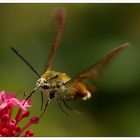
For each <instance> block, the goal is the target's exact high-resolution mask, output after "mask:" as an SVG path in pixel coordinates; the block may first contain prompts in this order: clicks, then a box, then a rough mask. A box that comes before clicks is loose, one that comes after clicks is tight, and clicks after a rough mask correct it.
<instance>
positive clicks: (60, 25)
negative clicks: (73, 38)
mask: <svg viewBox="0 0 140 140" xmlns="http://www.w3.org/2000/svg"><path fill="white" fill-rule="evenodd" d="M64 21H65V12H64V10H63V9H58V10H57V11H56V15H55V30H54V37H53V42H52V47H51V52H50V54H49V56H48V60H47V65H46V67H45V70H44V72H45V71H47V70H50V69H51V65H52V61H53V59H54V56H55V54H56V50H57V48H58V45H59V42H60V38H61V35H62V32H63V29H64Z"/></svg>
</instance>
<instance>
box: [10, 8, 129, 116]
mask: <svg viewBox="0 0 140 140" xmlns="http://www.w3.org/2000/svg"><path fill="white" fill-rule="evenodd" d="M64 23H65V12H64V10H62V9H61V10H60V9H59V10H58V11H57V12H56V14H55V33H54V38H53V41H52V46H51V51H50V53H49V56H48V59H47V65H46V67H45V70H44V72H43V74H42V75H40V74H39V73H38V72H37V71H36V70H35V69H34V68H33V67H32V66H31V65H30V63H28V61H27V60H26V59H25V58H24V57H23V56H22V55H21V54H20V52H19V51H17V50H16V49H15V48H13V47H11V49H12V51H13V52H14V53H15V54H16V55H17V56H18V57H19V58H20V59H21V60H22V61H23V62H24V63H25V64H26V65H28V66H29V68H30V69H31V70H32V71H33V72H34V73H35V74H36V75H37V76H38V80H37V82H36V84H35V88H34V89H33V91H32V92H31V93H30V94H29V96H28V97H27V98H26V100H27V99H29V98H30V97H31V96H32V95H33V94H34V93H35V92H36V91H37V90H39V91H40V92H41V100H42V104H41V110H42V107H43V95H47V101H46V103H45V107H44V110H43V111H42V113H41V115H40V117H41V116H42V115H43V114H44V112H45V111H46V108H47V106H48V105H49V103H50V102H51V101H52V100H53V99H56V100H57V102H58V105H59V107H60V109H61V110H62V111H63V112H65V111H64V110H63V108H62V106H61V104H60V102H63V103H64V104H65V106H66V107H67V108H69V109H70V110H71V108H70V106H68V104H67V101H69V100H75V99H82V100H87V99H89V98H91V95H92V93H94V92H95V90H96V88H95V86H94V85H93V83H92V82H93V81H94V80H97V79H98V78H99V76H100V74H101V72H102V70H103V68H104V67H106V66H107V65H108V63H109V62H110V61H111V60H112V58H114V57H115V56H116V55H118V54H119V53H120V52H122V51H123V50H124V49H126V48H127V47H128V43H124V44H122V45H120V46H119V47H117V48H115V49H113V50H112V51H111V52H109V53H107V54H106V55H104V56H103V57H102V58H101V59H100V60H99V61H98V62H97V63H95V64H94V65H92V66H90V67H89V68H87V69H86V70H85V71H83V72H81V73H80V74H77V75H76V76H75V77H73V78H71V77H69V76H68V75H67V74H66V73H63V72H57V71H54V70H53V69H52V61H53V59H54V56H55V54H56V50H57V48H58V46H59V42H60V38H61V35H62V33H63V29H64ZM26 100H25V101H26Z"/></svg>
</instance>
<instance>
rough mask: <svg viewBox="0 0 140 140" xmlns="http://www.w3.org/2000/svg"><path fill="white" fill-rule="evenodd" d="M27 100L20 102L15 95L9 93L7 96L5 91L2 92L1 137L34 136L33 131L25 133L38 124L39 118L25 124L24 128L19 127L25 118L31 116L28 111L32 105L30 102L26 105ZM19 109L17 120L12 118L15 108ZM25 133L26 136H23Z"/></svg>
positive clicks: (0, 109)
mask: <svg viewBox="0 0 140 140" xmlns="http://www.w3.org/2000/svg"><path fill="white" fill-rule="evenodd" d="M24 101H25V100H18V99H17V98H16V96H15V95H14V94H12V93H11V92H8V93H7V94H5V92H4V91H1V92H0V136H1V137H11V136H16V137H18V136H23V137H29V136H33V134H34V133H33V131H32V130H27V131H25V130H26V129H27V128H28V127H29V126H30V125H32V124H37V123H38V122H39V118H38V117H36V116H34V117H31V118H30V120H29V121H28V122H27V124H25V125H24V126H23V127H22V128H21V127H20V126H18V124H19V122H21V121H22V120H23V119H24V118H26V117H28V116H29V115H30V112H29V111H28V110H27V109H28V108H29V107H31V106H32V105H31V104H30V102H29V100H27V101H26V102H25V104H23V103H24ZM15 106H17V107H18V111H17V113H16V116H15V118H12V117H11V116H12V113H13V110H14V107H15ZM24 131H25V133H24V134H22V133H23V132H24Z"/></svg>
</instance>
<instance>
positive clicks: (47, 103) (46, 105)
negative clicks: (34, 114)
mask: <svg viewBox="0 0 140 140" xmlns="http://www.w3.org/2000/svg"><path fill="white" fill-rule="evenodd" d="M50 101H51V100H50V98H48V99H47V101H46V104H45V107H44V110H43V112H42V113H41V114H40V116H39V118H41V117H42V116H43V115H44V113H45V111H46V109H47V107H48V105H49V103H50Z"/></svg>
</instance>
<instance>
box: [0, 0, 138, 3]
mask: <svg viewBox="0 0 140 140" xmlns="http://www.w3.org/2000/svg"><path fill="white" fill-rule="evenodd" d="M0 3H140V0H0Z"/></svg>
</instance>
